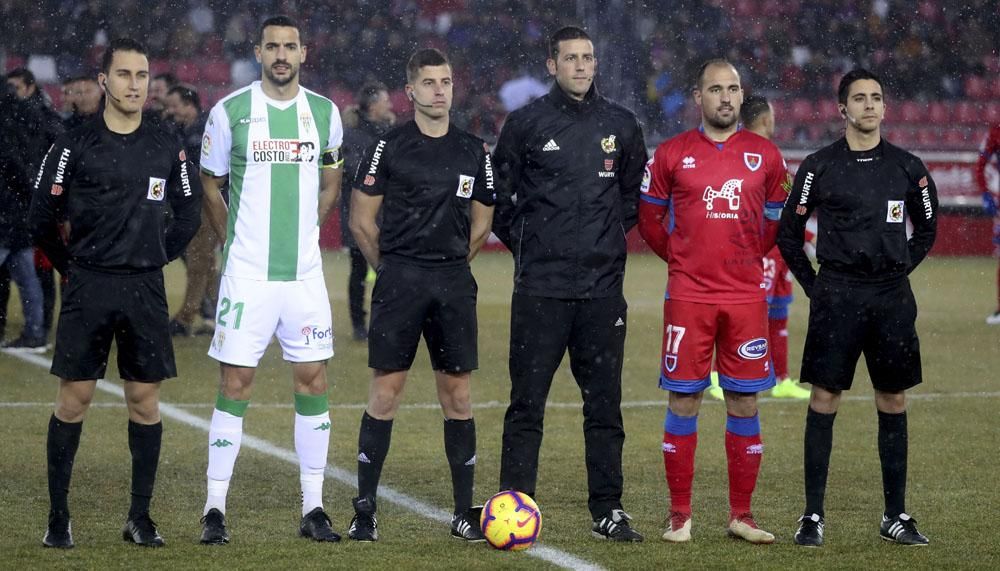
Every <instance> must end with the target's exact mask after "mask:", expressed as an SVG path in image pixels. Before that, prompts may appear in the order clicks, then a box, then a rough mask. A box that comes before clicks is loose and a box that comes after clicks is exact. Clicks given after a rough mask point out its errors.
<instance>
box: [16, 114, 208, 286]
mask: <svg viewBox="0 0 1000 571" xmlns="http://www.w3.org/2000/svg"><path fill="white" fill-rule="evenodd" d="M195 173H196V171H195V169H194V167H192V166H191V163H190V162H189V161H188V159H187V155H186V153H185V151H184V147H183V146H182V145H181V143H180V141H179V140H178V139H177V137H176V136H175V135H173V134H171V133H168V132H167V131H165V130H163V129H162V128H160V127H158V126H156V125H153V124H150V123H148V122H145V121H144V122H142V123H141V124H140V125H139V128H138V129H137V130H135V131H133V132H132V133H129V134H127V135H122V134H120V133H114V132H112V131H111V130H110V129H108V127H107V124H106V123H105V122H104V118H103V117H101V116H97V117H95V119H94V120H92V121H89V122H87V123H85V124H84V125H82V126H80V127H78V128H76V129H74V130H72V131H70V132H69V133H66V134H64V135H62V136H61V137H59V138H58V139H56V142H55V144H53V145H52V147H51V148H49V151H48V153H47V154H46V155H45V158H44V159H43V161H42V167H41V169H40V170H39V171H38V175H37V177H36V178H35V185H34V194H33V197H32V201H31V210H30V213H29V216H28V221H29V224H30V226H31V233H32V235H33V237H34V238H35V241H36V243H37V244H38V245H39V246H40V247H41V248H42V250H43V251H44V252H45V255H46V256H48V258H49V259H50V260H51V261H52V264H53V265H54V266H55V267H56V268H57V269H58V270H59V271H60V273H63V274H65V273H66V269H67V266H68V265H69V264H70V262H72V263H73V264H74V265H78V266H81V267H84V268H88V269H94V270H98V271H101V272H105V273H122V274H129V273H139V272H144V271H150V270H156V269H159V268H161V267H163V266H164V265H166V264H167V262H169V261H170V260H172V259H174V258H176V257H177V256H179V255H180V254H181V252H183V251H184V248H185V247H187V244H188V242H189V241H190V240H191V238H192V237H193V236H194V234H195V232H196V231H197V230H198V226H199V224H200V223H201V199H202V190H201V182H200V181H199V180H198V177H197V176H192V175H193V174H195ZM63 220H65V221H67V222H68V223H69V239H68V241H65V242H64V241H63V239H62V238H61V237H60V235H59V224H60V223H61V222H62V221H63Z"/></svg>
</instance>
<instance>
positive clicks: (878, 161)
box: [778, 138, 938, 294]
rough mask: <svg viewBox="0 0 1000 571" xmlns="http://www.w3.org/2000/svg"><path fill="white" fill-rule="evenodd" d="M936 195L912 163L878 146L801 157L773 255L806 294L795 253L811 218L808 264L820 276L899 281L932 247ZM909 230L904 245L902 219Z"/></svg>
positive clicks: (842, 144)
mask: <svg viewBox="0 0 1000 571" xmlns="http://www.w3.org/2000/svg"><path fill="white" fill-rule="evenodd" d="M937 209H938V198H937V188H936V187H935V186H934V180H933V179H932V178H931V176H930V173H928V172H927V167H925V166H924V163H923V162H921V160H920V159H919V158H917V157H916V156H915V155H913V154H911V153H908V152H906V151H904V150H903V149H900V148H899V147H896V146H894V145H892V144H890V143H888V142H887V141H886V140H885V139H882V141H881V142H880V143H879V144H878V146H876V147H875V148H874V149H871V150H868V151H852V150H851V149H850V147H849V146H848V144H847V139H845V138H841V139H840V140H838V141H836V142H835V143H833V144H832V145H829V146H828V147H825V148H823V149H820V150H819V151H817V152H815V153H813V154H811V155H809V156H808V157H806V159H805V160H804V161H803V162H802V165H801V166H800V167H799V170H798V172H797V173H796V175H795V184H794V186H793V188H792V191H791V194H789V196H788V199H787V201H786V202H785V207H784V210H783V211H782V214H781V227H780V230H779V232H778V247H779V249H780V250H781V255H782V256H783V257H784V259H785V261H786V262H787V263H788V268H789V269H790V270H791V271H792V273H793V274H794V275H795V277H796V279H798V280H799V283H800V284H802V287H803V289H804V290H805V291H806V293H807V294H809V293H810V291H811V289H812V286H813V284H814V283H815V281H816V273H815V272H814V271H813V268H812V265H811V264H810V263H809V259H808V258H807V257H806V254H805V252H803V250H802V244H803V241H804V239H805V238H804V230H805V226H806V221H807V220H808V219H809V216H810V215H811V214H812V212H813V211H814V210H815V211H816V212H817V215H816V216H817V223H818V231H817V238H816V257H817V259H818V260H819V263H820V266H821V268H822V271H823V272H824V273H827V272H829V273H830V274H831V275H839V276H842V277H844V278H847V279H849V280H850V281H854V282H858V283H864V282H867V281H878V282H885V281H891V280H892V279H893V278H900V279H902V278H903V277H905V276H906V275H907V274H908V273H909V272H911V271H912V270H913V268H915V267H916V266H917V264H919V263H920V262H921V261H923V259H924V257H926V256H927V253H928V252H929V251H930V249H931V246H933V245H934V238H935V234H936V231H937ZM907 218H909V219H910V221H911V223H912V224H913V233H912V235H911V236H910V237H909V238H907V235H906V234H907V232H906V219H907Z"/></svg>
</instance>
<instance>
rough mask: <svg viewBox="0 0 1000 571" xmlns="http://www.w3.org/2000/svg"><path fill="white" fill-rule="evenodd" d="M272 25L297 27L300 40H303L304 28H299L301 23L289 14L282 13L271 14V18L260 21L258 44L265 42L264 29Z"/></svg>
mask: <svg viewBox="0 0 1000 571" xmlns="http://www.w3.org/2000/svg"><path fill="white" fill-rule="evenodd" d="M271 26H276V27H279V28H295V29H296V30H298V32H299V41H302V30H299V23H298V22H296V21H295V20H294V19H292V18H291V17H289V16H284V15H281V16H271V17H270V18H268V19H266V20H264V21H263V22H261V23H260V29H259V30H258V31H257V44H258V45H260V44H263V43H264V30H265V29H266V28H269V27H271Z"/></svg>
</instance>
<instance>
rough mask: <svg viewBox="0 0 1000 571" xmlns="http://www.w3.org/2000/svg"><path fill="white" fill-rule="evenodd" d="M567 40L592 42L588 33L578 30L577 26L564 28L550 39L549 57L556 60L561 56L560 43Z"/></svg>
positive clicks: (581, 29)
mask: <svg viewBox="0 0 1000 571" xmlns="http://www.w3.org/2000/svg"><path fill="white" fill-rule="evenodd" d="M567 40H590V36H589V35H587V32H585V31H583V28H578V27H576V26H564V27H562V28H559V29H558V30H556V33H554V34H552V37H551V38H549V57H550V58H552V59H556V56H558V55H559V42H565V41H567Z"/></svg>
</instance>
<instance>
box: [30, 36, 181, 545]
mask: <svg viewBox="0 0 1000 571" xmlns="http://www.w3.org/2000/svg"><path fill="white" fill-rule="evenodd" d="M98 81H99V82H100V84H101V86H102V87H103V88H104V92H105V94H106V96H107V97H106V106H105V109H104V113H103V115H102V116H100V117H96V118H95V119H93V120H91V121H89V122H87V123H85V124H83V125H82V126H80V127H78V128H76V129H74V130H72V131H70V132H69V133H67V134H65V135H63V136H61V137H59V138H58V139H57V140H56V142H55V144H54V145H53V146H52V147H51V148H50V149H49V152H48V154H47V155H46V156H45V159H44V160H43V163H42V167H41V170H40V171H39V173H38V177H37V178H36V180H35V188H34V196H33V198H32V202H31V210H30V214H29V223H30V225H31V231H32V234H33V236H34V238H35V241H36V242H37V244H38V245H39V246H40V247H41V248H42V250H43V251H44V252H45V254H46V255H47V256H48V257H49V259H50V260H52V264H53V265H54V266H55V267H56V268H57V269H58V270H59V272H60V273H61V274H63V275H64V276H67V280H68V281H67V285H66V287H65V289H64V290H63V298H62V309H61V310H60V313H59V326H58V330H57V332H56V345H55V356H54V357H53V360H52V369H51V371H52V374H53V375H56V376H57V377H59V393H58V396H57V397H56V405H55V412H54V413H53V415H52V417H51V419H50V420H49V432H48V440H47V443H46V449H47V453H48V481H49V499H50V502H51V507H50V511H49V523H48V530H47V531H46V533H45V538H44V539H43V540H42V542H43V544H44V545H45V546H47V547H63V548H68V547H73V537H72V534H71V531H70V517H69V505H68V496H69V483H70V477H71V476H72V473H73V459H74V457H75V456H76V450H77V446H78V445H79V443H80V432H81V428H82V426H83V418H84V415H85V414H86V412H87V408H88V407H89V406H90V401H91V399H92V398H93V396H94V389H95V387H96V384H97V379H100V378H102V377H103V376H104V372H105V369H106V368H107V362H108V353H109V351H110V349H111V340H112V339H115V340H116V341H117V344H118V373H119V375H120V376H121V378H122V380H124V381H125V383H124V384H125V402H126V404H127V405H128V415H129V422H128V443H129V450H130V451H131V452H132V504H131V507H130V508H129V513H128V519H127V520H126V523H125V528H124V529H123V530H122V535H123V537H124V539H125V540H126V541H131V542H134V543H137V544H140V545H146V546H150V547H158V546H161V545H163V539H162V538H161V537H160V535H159V533H157V530H156V524H155V523H153V520H152V519H150V517H149V502H150V499H151V497H152V495H153V483H154V481H155V480H156V468H157V465H158V464H159V457H160V441H161V436H162V433H163V425H162V423H161V422H160V413H159V391H160V384H159V383H160V381H162V380H164V379H168V378H170V377H174V376H176V374H177V369H176V367H175V366H174V353H173V348H172V346H171V341H170V333H169V330H168V327H167V322H168V320H169V315H168V314H167V299H166V292H165V291H164V287H163V272H162V267H163V266H164V265H166V264H167V262H168V261H170V260H172V259H173V258H176V257H177V256H179V255H180V253H181V252H183V251H184V248H185V247H186V246H187V244H188V242H189V241H190V240H191V237H192V236H194V234H195V232H196V231H197V230H198V225H199V222H200V220H201V186H200V183H199V182H198V177H191V176H190V174H191V173H192V167H191V166H190V164H189V163H188V161H187V157H186V156H185V153H184V148H183V146H181V143H180V142H179V141H178V140H177V139H176V138H175V137H174V136H173V135H171V134H169V133H166V132H164V131H161V130H160V129H159V127H156V126H152V125H147V124H146V123H144V122H143V121H142V106H143V103H145V101H146V93H147V89H148V87H149V62H148V61H147V59H146V51H145V48H143V46H142V44H140V43H138V42H136V41H134V40H130V39H126V38H122V39H117V40H114V41H113V42H111V44H110V45H109V46H108V48H107V50H106V51H105V52H104V58H103V60H102V61H101V72H100V74H99V75H98ZM171 213H172V215H173V219H172V221H171V222H168V215H169V214H171ZM63 221H66V222H67V223H68V226H69V237H68V239H67V240H65V241H64V240H63V239H62V238H61V236H60V232H59V228H60V224H61V223H62V222H63Z"/></svg>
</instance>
